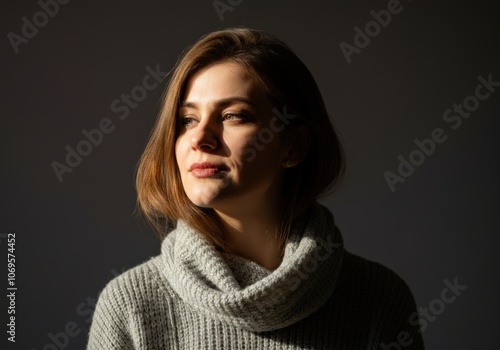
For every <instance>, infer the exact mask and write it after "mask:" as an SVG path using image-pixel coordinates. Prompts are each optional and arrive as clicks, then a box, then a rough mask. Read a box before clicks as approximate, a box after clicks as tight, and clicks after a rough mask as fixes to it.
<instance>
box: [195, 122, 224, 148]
mask: <svg viewBox="0 0 500 350" xmlns="http://www.w3.org/2000/svg"><path fill="white" fill-rule="evenodd" d="M218 145H219V141H218V135H217V130H215V126H214V125H211V123H206V122H200V123H199V124H198V125H197V126H196V127H195V130H193V133H192V134H191V147H192V148H193V149H196V150H200V151H213V150H215V149H216V148H217V147H218Z"/></svg>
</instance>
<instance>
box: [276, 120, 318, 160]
mask: <svg viewBox="0 0 500 350" xmlns="http://www.w3.org/2000/svg"><path fill="white" fill-rule="evenodd" d="M287 136H288V137H287V141H286V142H287V145H286V147H287V152H286V153H285V155H284V157H283V161H282V164H283V166H284V167H286V168H290V167H293V166H295V165H298V164H299V163H300V162H302V161H303V160H304V159H305V158H306V156H307V152H308V151H309V148H310V147H311V130H310V129H309V127H308V126H307V125H296V126H293V128H291V129H290V130H288V135H287Z"/></svg>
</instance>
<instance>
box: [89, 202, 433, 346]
mask: <svg viewBox="0 0 500 350" xmlns="http://www.w3.org/2000/svg"><path fill="white" fill-rule="evenodd" d="M415 312H416V307H415V302H414V299H413V296H412V294H411V291H410V290H409V288H408V286H407V285H406V284H405V282H404V281H403V280H402V279H401V278H400V277H398V276H397V275H396V274H395V273H394V272H392V271H391V270H389V269H388V268H386V267H384V266H382V265H380V264H378V263H374V262H370V261H368V260H365V259H363V258H360V257H358V256H355V255H353V254H350V253H349V252H347V251H346V250H345V249H344V246H343V240H342V235H341V233H340V231H339V229H338V228H337V226H336V225H335V222H334V219H333V215H332V214H331V212H330V211H329V210H328V209H327V208H326V207H324V206H322V205H321V204H319V203H316V204H315V205H314V206H313V207H312V208H311V210H310V211H309V212H308V213H306V214H304V215H302V216H301V217H300V218H299V219H298V220H297V221H296V222H295V224H294V226H293V228H292V232H291V235H290V237H289V239H288V241H287V244H286V247H285V253H284V257H283V261H282V263H281V265H280V266H279V267H278V268H277V269H276V270H274V271H269V270H267V269H265V268H264V267H262V266H260V265H258V264H256V263H254V262H252V261H250V260H246V259H244V258H241V257H237V256H231V255H227V256H225V255H223V254H220V253H218V252H217V251H216V250H215V249H213V248H212V247H211V246H210V244H209V243H208V242H207V241H206V240H205V239H204V238H203V237H202V236H201V235H200V234H199V233H198V232H196V231H194V230H193V229H192V228H190V227H189V226H188V225H187V224H186V223H185V222H183V221H182V220H179V221H178V222H177V225H176V228H175V229H174V230H173V231H172V232H170V233H169V234H168V235H167V237H166V238H165V239H164V240H163V243H162V247H161V254H160V255H158V256H156V257H153V258H151V259H150V260H148V261H146V262H144V263H143V264H141V265H139V266H137V267H135V268H133V269H131V270H128V271H127V272H125V273H123V274H122V275H120V276H118V277H116V278H114V279H113V280H112V281H111V282H109V283H108V285H107V286H106V287H105V288H104V290H103V291H102V293H101V294H100V296H99V300H98V302H97V305H96V309H95V312H94V316H93V320H92V325H91V328H90V333H89V340H88V346H87V350H108V349H148V350H153V349H400V348H404V349H423V348H424V347H423V341H422V336H421V334H420V332H419V330H418V326H417V325H415V323H417V322H418V317H415V316H416V315H417V314H416V313H415ZM415 320H416V321H417V322H415ZM396 344H398V345H397V346H396ZM399 344H401V345H399Z"/></svg>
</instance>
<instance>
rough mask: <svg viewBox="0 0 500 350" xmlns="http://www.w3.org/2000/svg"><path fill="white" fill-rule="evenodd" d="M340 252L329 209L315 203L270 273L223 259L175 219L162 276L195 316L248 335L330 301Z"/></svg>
mask: <svg viewBox="0 0 500 350" xmlns="http://www.w3.org/2000/svg"><path fill="white" fill-rule="evenodd" d="M343 253H344V248H343V240H342V236H341V233H340V231H339V229H338V228H337V227H336V226H335V222H334V218H333V215H332V213H331V212H330V211H329V210H328V208H326V207H324V206H323V205H321V204H319V203H315V204H314V205H313V206H312V207H311V210H310V211H308V212H307V213H305V214H304V215H302V216H301V217H299V218H298V219H297V220H296V221H295V222H294V225H293V226H292V230H291V232H290V236H289V238H288V241H287V243H286V246H285V251H284V256H283V261H282V263H281V265H280V266H279V267H278V268H277V269H276V270H274V271H269V270H267V269H265V268H264V267H262V266H260V265H258V264H256V263H255V262H252V261H250V260H247V259H244V258H241V257H236V256H234V257H223V256H222V255H221V254H220V253H218V252H217V251H216V250H215V249H214V248H213V247H212V246H211V245H210V244H209V242H208V241H206V239H205V238H204V237H203V236H202V235H201V234H200V233H199V232H197V231H195V230H194V229H192V228H191V227H189V226H188V225H187V224H186V223H185V222H184V221H182V220H179V221H178V222H177V226H176V228H175V229H174V230H173V231H172V232H171V233H169V234H168V235H167V237H166V238H165V239H164V241H163V243H162V262H163V264H162V272H163V273H164V274H165V275H166V277H167V279H168V281H169V282H170V284H171V286H172V288H173V289H174V291H175V292H176V293H177V294H178V295H179V296H180V298H181V299H182V300H183V301H184V302H185V303H186V305H188V306H190V307H192V308H193V309H194V310H196V311H197V312H199V313H202V314H204V315H206V316H208V317H211V318H215V319H217V320H220V321H221V322H224V323H226V324H229V325H232V326H235V327H240V328H243V329H246V330H249V331H254V332H263V331H272V330H276V329H280V328H283V327H286V326H289V325H291V324H293V323H296V322H298V321H300V320H301V319H303V318H305V317H307V316H309V315H310V314H312V313H313V312H315V311H316V310H317V309H319V308H320V307H321V306H322V305H323V304H324V303H325V302H326V301H327V300H328V299H329V298H330V296H331V294H332V292H333V290H334V289H335V285H336V282H337V278H338V276H339V273H340V269H341V266H342V258H343Z"/></svg>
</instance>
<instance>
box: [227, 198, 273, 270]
mask: <svg viewBox="0 0 500 350" xmlns="http://www.w3.org/2000/svg"><path fill="white" fill-rule="evenodd" d="M261 208H262V209H260V210H253V211H248V210H246V211H245V212H244V213H241V214H240V215H237V214H236V215H235V214H234V213H233V214H232V215H231V214H227V213H222V212H218V214H219V217H220V218H221V221H222V223H223V225H224V240H225V241H226V242H227V246H228V250H227V251H226V253H229V254H235V255H238V256H241V257H243V258H245V259H248V260H251V261H254V262H256V263H257V264H259V265H261V266H263V267H265V268H266V269H268V270H271V271H272V270H275V269H276V268H278V267H279V265H280V264H281V261H282V258H283V256H282V253H283V249H282V247H280V243H279V238H278V236H277V234H276V216H275V215H274V212H272V211H270V210H268V209H267V208H263V207H261Z"/></svg>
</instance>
